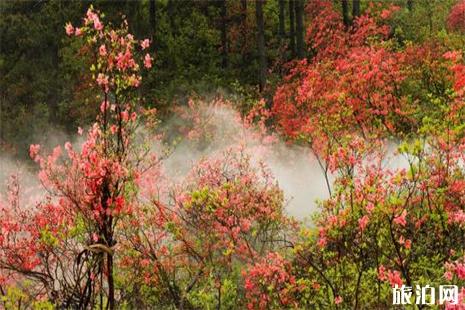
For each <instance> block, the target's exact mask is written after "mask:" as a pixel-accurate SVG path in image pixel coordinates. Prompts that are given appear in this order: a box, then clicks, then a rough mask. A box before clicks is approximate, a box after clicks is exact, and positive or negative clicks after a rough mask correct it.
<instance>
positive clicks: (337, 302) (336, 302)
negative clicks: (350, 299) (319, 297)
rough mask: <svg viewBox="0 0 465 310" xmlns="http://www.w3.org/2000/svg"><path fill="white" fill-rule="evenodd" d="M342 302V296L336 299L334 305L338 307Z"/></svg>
mask: <svg viewBox="0 0 465 310" xmlns="http://www.w3.org/2000/svg"><path fill="white" fill-rule="evenodd" d="M341 302H342V297H341V296H336V298H334V303H335V304H336V305H339V304H340V303H341Z"/></svg>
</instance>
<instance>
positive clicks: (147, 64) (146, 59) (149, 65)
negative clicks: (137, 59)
mask: <svg viewBox="0 0 465 310" xmlns="http://www.w3.org/2000/svg"><path fill="white" fill-rule="evenodd" d="M144 66H145V67H146V68H147V69H149V68H152V57H150V55H149V54H145V57H144Z"/></svg>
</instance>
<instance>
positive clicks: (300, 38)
mask: <svg viewBox="0 0 465 310" xmlns="http://www.w3.org/2000/svg"><path fill="white" fill-rule="evenodd" d="M295 16H296V42H297V57H299V58H304V55H305V53H304V4H303V0H295Z"/></svg>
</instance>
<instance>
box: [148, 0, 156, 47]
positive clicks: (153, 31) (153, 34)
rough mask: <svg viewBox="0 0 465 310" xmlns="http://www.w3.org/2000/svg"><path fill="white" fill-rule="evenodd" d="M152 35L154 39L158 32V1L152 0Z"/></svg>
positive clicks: (150, 10) (150, 12) (150, 13)
mask: <svg viewBox="0 0 465 310" xmlns="http://www.w3.org/2000/svg"><path fill="white" fill-rule="evenodd" d="M149 22H150V36H151V39H152V40H153V39H154V37H155V35H156V32H157V2H156V0H150V8H149Z"/></svg>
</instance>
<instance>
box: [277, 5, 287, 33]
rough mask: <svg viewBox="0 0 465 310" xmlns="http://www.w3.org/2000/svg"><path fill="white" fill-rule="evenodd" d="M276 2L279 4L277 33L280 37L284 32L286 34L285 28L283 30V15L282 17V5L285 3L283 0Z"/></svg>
mask: <svg viewBox="0 0 465 310" xmlns="http://www.w3.org/2000/svg"><path fill="white" fill-rule="evenodd" d="M278 4H279V29H278V34H279V37H280V38H281V39H282V38H284V36H285V34H286V30H285V20H284V19H285V17H284V6H285V3H284V0H278Z"/></svg>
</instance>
